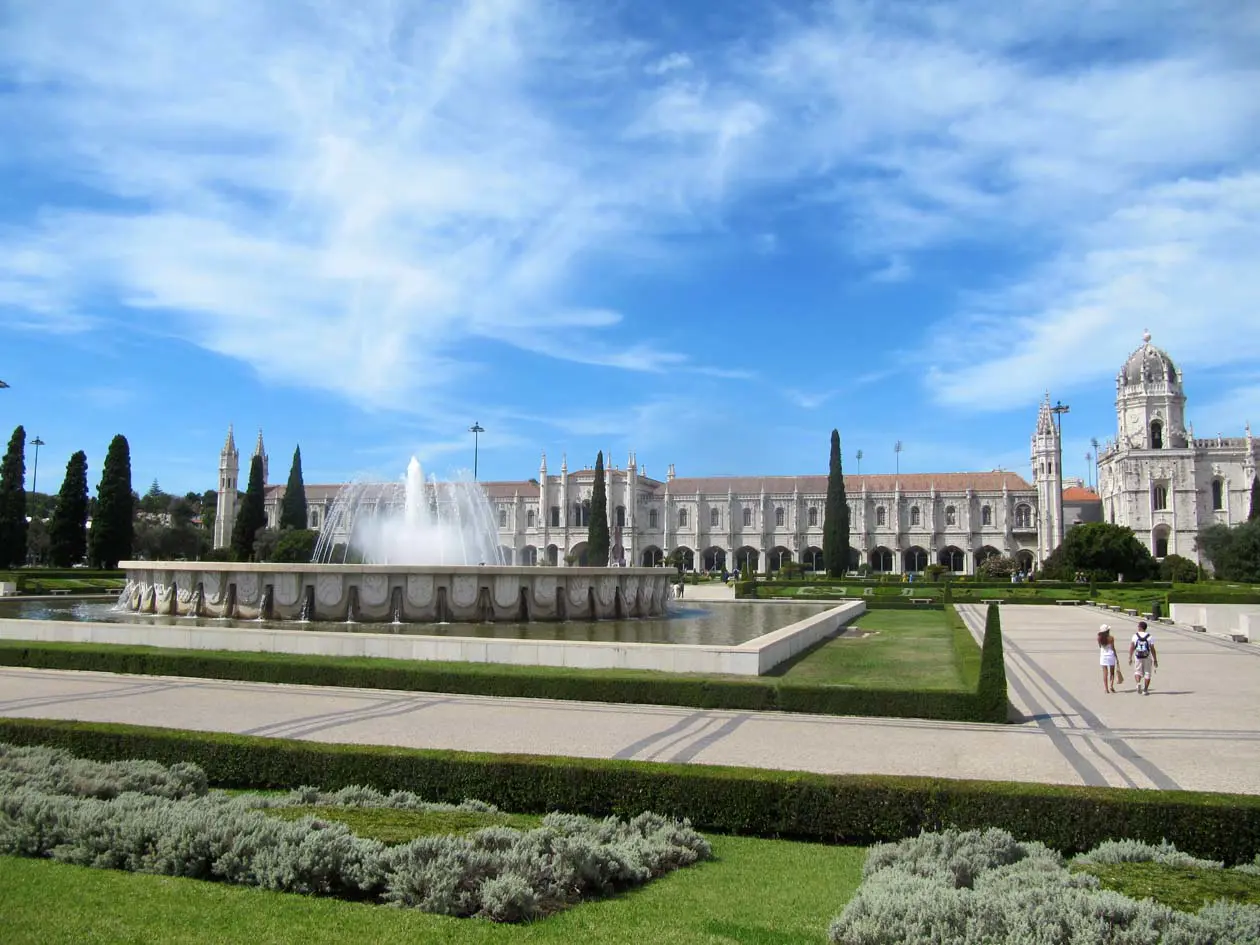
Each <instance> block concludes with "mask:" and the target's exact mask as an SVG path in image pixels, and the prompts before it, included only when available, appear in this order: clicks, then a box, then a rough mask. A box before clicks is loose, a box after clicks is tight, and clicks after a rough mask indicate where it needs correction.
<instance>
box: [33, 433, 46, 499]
mask: <svg viewBox="0 0 1260 945" xmlns="http://www.w3.org/2000/svg"><path fill="white" fill-rule="evenodd" d="M43 445H44V441H43V440H41V439H40V438H39V437H38V436H37V437H35V439H33V440H31V446H33V447H35V463H34V467H33V468H32V469H31V491H32V492H38V491H39V448H40V447H41V446H43Z"/></svg>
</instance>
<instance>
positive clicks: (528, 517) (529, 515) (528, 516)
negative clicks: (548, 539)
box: [525, 509, 534, 528]
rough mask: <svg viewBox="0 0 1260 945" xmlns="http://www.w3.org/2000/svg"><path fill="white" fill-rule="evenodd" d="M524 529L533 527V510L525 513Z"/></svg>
mask: <svg viewBox="0 0 1260 945" xmlns="http://www.w3.org/2000/svg"><path fill="white" fill-rule="evenodd" d="M525 527H526V528H533V527H534V510H533V509H529V510H527V511H526V512H525Z"/></svg>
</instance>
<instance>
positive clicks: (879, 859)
mask: <svg viewBox="0 0 1260 945" xmlns="http://www.w3.org/2000/svg"><path fill="white" fill-rule="evenodd" d="M1154 849H1162V850H1163V855H1165V856H1169V857H1171V856H1172V855H1173V851H1171V850H1169V849H1167V848H1154ZM1102 855H1103V856H1111V855H1113V854H1112V853H1107V852H1104V853H1103V854H1102ZM1115 862H1120V861H1115ZM1124 862H1128V861H1124ZM829 937H830V940H831V941H832V942H834V943H837V945H898V943H906V945H909V943H916V945H917V943H921V942H928V943H932V945H990V943H999V942H1001V943H1009V945H1155V943H1163V945H1224V943H1231V945H1260V908H1258V907H1255V906H1245V905H1238V904H1234V903H1224V902H1222V903H1215V904H1213V905H1211V906H1209V907H1205V908H1204V909H1202V910H1201V911H1200V912H1199V913H1198V914H1196V915H1189V914H1186V913H1182V912H1177V911H1175V910H1173V909H1170V908H1168V907H1167V906H1163V905H1160V904H1158V903H1156V902H1154V901H1152V900H1149V899H1147V900H1142V901H1137V900H1134V899H1130V898H1128V897H1127V896H1123V895H1121V894H1120V893H1116V892H1112V891H1110V890H1106V889H1102V888H1101V887H1100V886H1099V883H1098V880H1097V879H1096V878H1095V877H1093V876H1090V875H1089V874H1087V873H1074V872H1072V871H1070V870H1069V869H1068V868H1067V865H1066V864H1065V863H1064V861H1063V859H1062V858H1061V857H1060V856H1059V855H1058V854H1057V853H1055V852H1054V851H1051V850H1048V849H1047V848H1046V847H1044V846H1042V845H1041V844H1039V843H1020V842H1019V841H1017V840H1015V838H1013V837H1011V836H1010V835H1009V834H1007V833H1006V832H1005V831H1001V830H992V829H991V830H985V831H979V830H970V831H959V830H953V829H951V830H945V831H941V832H940V833H936V834H924V835H922V836H919V837H915V838H912V839H908V840H904V841H902V842H900V843H893V844H880V845H878V846H877V847H874V848H872V850H871V854H870V856H869V858H868V860H867V864H866V868H865V871H864V879H863V881H862V885H861V886H860V887H858V890H857V893H856V894H855V895H854V897H853V899H852V900H851V901H850V902H849V904H848V905H847V906H846V907H845V909H844V911H843V912H841V914H840V915H839V916H837V917H836V918H835V920H833V922H832V923H831V927H830V929H829Z"/></svg>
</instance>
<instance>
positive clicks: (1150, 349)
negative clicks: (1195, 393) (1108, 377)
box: [1116, 331, 1189, 450]
mask: <svg viewBox="0 0 1260 945" xmlns="http://www.w3.org/2000/svg"><path fill="white" fill-rule="evenodd" d="M1116 445H1117V446H1119V448H1120V449H1122V450H1125V449H1137V450H1165V449H1184V448H1185V447H1186V446H1188V445H1189V434H1188V433H1187V431H1186V395H1185V392H1184V391H1183V390H1182V386H1181V371H1180V370H1178V369H1177V367H1176V365H1174V364H1173V362H1172V358H1170V357H1169V356H1168V354H1167V352H1165V351H1164V350H1163V349H1161V348H1157V347H1155V345H1153V344H1151V333H1150V332H1149V331H1145V332H1143V333H1142V347H1140V348H1138V349H1137V350H1136V351H1134V352H1133V353H1132V354H1131V355H1129V359H1128V360H1127V361H1125V362H1124V367H1122V368H1121V369H1120V374H1119V375H1118V376H1117V377H1116Z"/></svg>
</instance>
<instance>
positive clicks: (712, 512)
mask: <svg viewBox="0 0 1260 945" xmlns="http://www.w3.org/2000/svg"><path fill="white" fill-rule="evenodd" d="M709 524H710V525H711V526H712V527H714V528H716V527H717V526H718V525H721V524H722V514H721V511H720V510H719V509H709Z"/></svg>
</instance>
